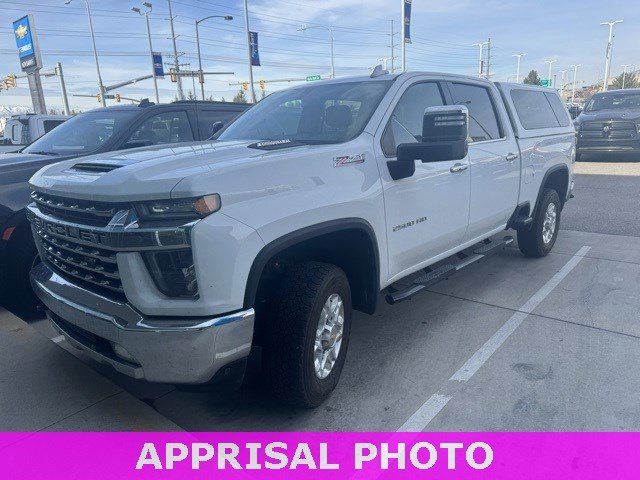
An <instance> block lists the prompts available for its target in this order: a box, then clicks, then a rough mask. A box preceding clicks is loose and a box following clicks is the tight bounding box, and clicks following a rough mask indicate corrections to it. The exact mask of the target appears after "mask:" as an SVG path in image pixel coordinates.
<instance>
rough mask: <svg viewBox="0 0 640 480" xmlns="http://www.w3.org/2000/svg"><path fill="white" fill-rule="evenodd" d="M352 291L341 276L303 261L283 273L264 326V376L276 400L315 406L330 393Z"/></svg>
mask: <svg viewBox="0 0 640 480" xmlns="http://www.w3.org/2000/svg"><path fill="white" fill-rule="evenodd" d="M351 312H352V307H351V291H350V288H349V282H348V280H347V277H346V275H345V274H344V272H343V271H342V270H341V269H340V268H338V267H336V266H334V265H329V264H325V263H319V262H305V263H301V264H299V265H296V266H294V267H292V268H291V270H290V271H289V272H288V274H287V275H286V277H285V278H284V280H283V281H282V283H281V284H280V286H279V288H278V289H277V292H276V295H275V296H274V298H273V299H272V301H271V302H270V305H269V308H268V312H267V314H268V318H267V319H266V322H268V324H266V325H264V327H265V328H264V330H263V331H264V336H265V341H264V348H263V371H264V374H265V376H266V378H267V380H268V381H269V384H270V387H271V388H272V390H273V392H274V394H275V396H276V397H277V398H278V399H279V400H280V401H283V402H285V403H288V404H290V405H293V406H300V407H317V406H318V405H320V404H321V403H322V402H324V401H325V400H326V399H327V397H328V396H329V395H330V394H331V393H332V392H333V390H334V389H335V387H336V385H337V383H338V379H339V378H340V373H341V372H342V367H343V365H344V360H345V357H346V354H347V347H348V344H349V332H350V327H351Z"/></svg>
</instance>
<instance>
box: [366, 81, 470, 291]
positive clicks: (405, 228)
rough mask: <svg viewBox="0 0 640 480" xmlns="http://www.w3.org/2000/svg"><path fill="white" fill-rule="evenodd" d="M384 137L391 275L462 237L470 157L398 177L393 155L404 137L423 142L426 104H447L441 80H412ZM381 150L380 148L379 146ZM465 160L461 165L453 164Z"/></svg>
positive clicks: (422, 262)
mask: <svg viewBox="0 0 640 480" xmlns="http://www.w3.org/2000/svg"><path fill="white" fill-rule="evenodd" d="M407 83H408V84H407V85H404V86H403V88H402V89H401V90H400V92H399V93H398V96H397V97H396V98H397V102H396V104H395V107H393V113H392V114H391V116H390V118H389V120H388V122H387V124H386V126H385V128H384V131H383V133H382V138H381V142H380V153H379V156H378V164H379V168H380V172H381V177H382V183H383V190H384V200H385V209H386V227H387V242H388V256H389V274H390V279H389V281H390V282H392V281H395V280H396V279H398V278H401V277H403V276H405V275H407V274H409V273H411V272H413V271H416V270H418V269H420V268H422V267H424V266H426V265H427V264H428V260H430V259H433V258H434V257H437V256H441V255H442V254H443V253H445V252H447V251H449V250H451V249H454V248H455V247H457V246H458V245H460V243H462V239H463V237H464V235H465V232H466V230H467V224H468V220H469V195H470V174H469V158H468V157H466V158H464V159H462V160H456V161H442V162H432V163H422V162H420V161H417V162H416V171H415V174H414V175H413V176H411V177H409V178H404V179H401V180H393V179H392V178H391V176H390V175H389V170H388V167H387V162H388V161H393V160H395V155H396V153H395V152H396V147H397V146H398V145H399V144H401V143H410V142H418V141H420V140H421V135H422V120H423V116H424V112H425V109H426V108H427V107H435V106H442V105H445V104H446V100H445V98H446V97H445V94H444V85H443V84H442V83H441V82H438V81H431V80H429V81H417V82H416V81H415V80H414V81H412V82H407ZM376 150H377V149H376ZM456 164H461V165H462V169H460V168H454V169H453V171H452V167H454V165H456Z"/></svg>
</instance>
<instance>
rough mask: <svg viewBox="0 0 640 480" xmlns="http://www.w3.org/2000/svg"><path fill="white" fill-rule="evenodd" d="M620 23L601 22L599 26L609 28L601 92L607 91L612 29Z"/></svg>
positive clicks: (616, 21)
mask: <svg viewBox="0 0 640 480" xmlns="http://www.w3.org/2000/svg"><path fill="white" fill-rule="evenodd" d="M622 22H623V20H613V21H611V22H602V23H601V24H600V25H603V26H608V27H609V41H608V42H607V54H606V57H605V63H604V84H603V86H602V91H603V92H606V91H607V90H608V89H609V74H610V73H611V55H612V50H613V27H614V26H616V25H617V24H618V23H622Z"/></svg>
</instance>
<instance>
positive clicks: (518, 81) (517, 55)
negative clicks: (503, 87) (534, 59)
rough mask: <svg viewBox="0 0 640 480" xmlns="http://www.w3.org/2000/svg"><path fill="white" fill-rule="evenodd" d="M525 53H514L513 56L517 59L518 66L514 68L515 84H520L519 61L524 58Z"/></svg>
mask: <svg viewBox="0 0 640 480" xmlns="http://www.w3.org/2000/svg"><path fill="white" fill-rule="evenodd" d="M525 55H526V53H516V54H515V55H513V56H514V57H516V58H517V59H518V66H517V67H516V83H520V60H521V59H522V57H524V56H525Z"/></svg>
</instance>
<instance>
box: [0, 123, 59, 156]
mask: <svg viewBox="0 0 640 480" xmlns="http://www.w3.org/2000/svg"><path fill="white" fill-rule="evenodd" d="M69 118H70V117H69V116H68V115H36V114H33V113H28V114H24V115H12V116H11V117H9V118H8V119H7V122H6V124H5V127H4V133H3V135H2V138H0V153H7V152H16V151H18V150H20V149H21V148H23V147H26V146H27V145H30V144H31V143H33V142H34V141H35V140H37V139H38V138H40V137H41V136H43V135H44V134H45V133H49V132H50V131H51V130H53V129H54V128H56V127H57V126H58V125H60V124H61V123H63V122H65V121H66V120H68V119H69Z"/></svg>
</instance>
